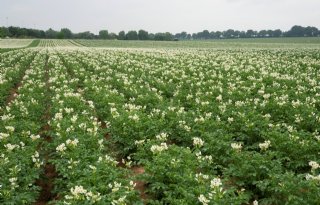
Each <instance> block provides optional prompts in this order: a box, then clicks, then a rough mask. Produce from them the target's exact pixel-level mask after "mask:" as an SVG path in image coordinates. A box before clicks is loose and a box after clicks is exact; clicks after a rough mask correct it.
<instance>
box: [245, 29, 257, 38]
mask: <svg viewBox="0 0 320 205" xmlns="http://www.w3.org/2000/svg"><path fill="white" fill-rule="evenodd" d="M256 33H257V32H256V31H254V30H251V29H249V30H247V32H246V38H254V37H256V36H257V35H256Z"/></svg>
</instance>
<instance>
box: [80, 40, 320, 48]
mask: <svg viewBox="0 0 320 205" xmlns="http://www.w3.org/2000/svg"><path fill="white" fill-rule="evenodd" d="M75 41H76V42H77V43H79V44H82V45H84V46H87V47H118V48H218V49H221V48H301V47H304V48H319V47H320V38H267V39H226V40H197V41H121V40H75Z"/></svg>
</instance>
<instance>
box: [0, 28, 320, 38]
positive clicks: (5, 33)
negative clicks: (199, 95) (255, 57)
mask: <svg viewBox="0 0 320 205" xmlns="http://www.w3.org/2000/svg"><path fill="white" fill-rule="evenodd" d="M317 36H320V31H319V29H318V28H316V27H313V26H307V27H303V26H297V25H295V26H293V27H292V28H291V29H290V30H289V31H282V30H280V29H276V30H260V31H255V30H251V29H250V30H247V31H238V30H233V29H228V30H226V31H211V32H210V31H208V30H203V31H201V32H198V33H193V34H190V33H187V32H181V33H176V34H172V33H170V32H164V33H149V32H148V31H145V30H139V31H134V30H132V31H128V32H125V31H120V32H119V33H118V34H116V33H113V32H108V30H101V31H99V34H98V35H96V34H93V33H91V32H90V31H85V32H79V33H73V32H72V31H71V30H70V29H68V28H62V29H61V30H60V31H56V30H53V29H51V28H50V29H48V30H46V31H44V30H38V29H30V28H20V27H14V26H10V27H0V38H5V37H9V38H47V39H118V40H155V41H173V40H198V39H202V40H205V39H236V38H275V37H317Z"/></svg>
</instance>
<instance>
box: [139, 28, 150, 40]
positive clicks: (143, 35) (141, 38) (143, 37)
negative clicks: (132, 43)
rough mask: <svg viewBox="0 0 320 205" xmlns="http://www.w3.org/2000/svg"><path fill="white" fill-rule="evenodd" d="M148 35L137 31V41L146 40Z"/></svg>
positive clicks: (143, 31) (142, 31)
mask: <svg viewBox="0 0 320 205" xmlns="http://www.w3.org/2000/svg"><path fill="white" fill-rule="evenodd" d="M148 37H149V34H148V32H147V31H145V30H139V31H138V38H139V40H148Z"/></svg>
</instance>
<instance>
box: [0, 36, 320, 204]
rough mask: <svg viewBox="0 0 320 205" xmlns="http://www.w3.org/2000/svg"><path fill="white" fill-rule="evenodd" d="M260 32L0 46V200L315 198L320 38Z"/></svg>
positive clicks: (319, 170)
mask: <svg viewBox="0 0 320 205" xmlns="http://www.w3.org/2000/svg"><path fill="white" fill-rule="evenodd" d="M259 40H260V41H256V40H254V42H247V40H243V41H219V42H218V41H217V42H216V41H203V42H200V41H190V42H187V41H186V42H152V41H148V42H147V41H145V42H131V41H98V40H90V41H89V40H40V41H37V42H33V45H34V47H29V48H23V49H14V50H5V51H3V52H2V53H0V85H1V87H0V106H1V109H0V117H1V123H0V153H1V155H0V176H1V177H0V204H4V205H12V204H33V205H40V204H41V205H42V204H48V203H50V204H57V205H62V204H72V205H79V204H84V205H87V204H98V205H106V204H107V205H108V204H112V205H118V204H119V205H124V204H128V205H142V204H153V205H160V204H174V205H180V204H183V205H206V204H210V205H211V204H212V205H213V204H214V205H216V204H219V205H225V204H235V205H245V204H250V205H251V204H256V203H257V202H258V203H259V205H260V204H262V205H271V204H272V205H282V204H288V205H289V204H290V205H291V204H294V205H301V204H302V205H304V204H305V205H318V204H319V197H320V189H319V188H320V166H319V163H320V158H319V153H320V146H319V143H320V133H319V132H320V42H319V38H314V39H310V42H309V40H308V39H304V40H303V39H300V40H297V41H295V43H293V42H291V41H293V39H291V40H289V39H288V40H285V41H281V42H278V40H277V39H274V41H271V42H269V41H267V40H269V39H266V40H265V41H264V40H263V39H259ZM30 43H31V41H30V42H29V44H30ZM29 44H28V45H29ZM21 45H22V44H21ZM239 45H240V46H239ZM86 46H87V47H86ZM103 47H115V48H103ZM121 47H126V48H121ZM154 47H155V48H154ZM215 48H218V49H215ZM0 51H1V50H0Z"/></svg>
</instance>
